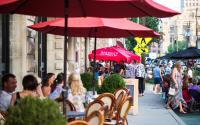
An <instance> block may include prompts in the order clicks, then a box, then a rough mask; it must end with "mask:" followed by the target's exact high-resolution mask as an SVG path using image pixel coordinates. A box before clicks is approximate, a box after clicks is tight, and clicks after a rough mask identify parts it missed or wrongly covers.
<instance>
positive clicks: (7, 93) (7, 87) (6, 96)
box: [0, 73, 17, 112]
mask: <svg viewBox="0 0 200 125" xmlns="http://www.w3.org/2000/svg"><path fill="white" fill-rule="evenodd" d="M16 87H17V80H16V77H15V75H13V74H10V73H9V74H6V75H4V76H3V77H2V91H0V111H1V112H7V109H8V107H9V106H10V103H11V98H12V93H13V92H14V91H15V89H16Z"/></svg>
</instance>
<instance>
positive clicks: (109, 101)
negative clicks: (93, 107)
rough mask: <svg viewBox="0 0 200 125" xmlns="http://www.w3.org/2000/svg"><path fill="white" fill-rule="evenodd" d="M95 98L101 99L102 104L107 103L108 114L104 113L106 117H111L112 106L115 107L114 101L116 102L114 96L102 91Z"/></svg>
mask: <svg viewBox="0 0 200 125" xmlns="http://www.w3.org/2000/svg"><path fill="white" fill-rule="evenodd" d="M96 100H101V101H102V102H103V103H104V105H108V110H109V112H108V114H105V115H106V118H112V116H113V112H114V107H115V102H116V99H115V96H114V95H113V94H111V93H103V94H101V95H99V96H98V97H97V98H96Z"/></svg>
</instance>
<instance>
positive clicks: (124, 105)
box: [104, 97, 132, 125]
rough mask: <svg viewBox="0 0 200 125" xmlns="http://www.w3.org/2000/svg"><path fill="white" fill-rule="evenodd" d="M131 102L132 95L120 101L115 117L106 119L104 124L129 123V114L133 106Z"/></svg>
mask: <svg viewBox="0 0 200 125" xmlns="http://www.w3.org/2000/svg"><path fill="white" fill-rule="evenodd" d="M131 104H132V97H127V98H126V100H124V101H123V102H121V103H120V105H119V109H118V110H117V114H116V117H115V119H114V120H111V121H105V122H104V125H128V121H127V115H128V112H129V110H130V108H131Z"/></svg>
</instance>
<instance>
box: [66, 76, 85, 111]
mask: <svg viewBox="0 0 200 125" xmlns="http://www.w3.org/2000/svg"><path fill="white" fill-rule="evenodd" d="M68 84H69V95H68V99H69V101H70V102H72V103H73V104H74V106H75V108H76V111H80V112H83V111H84V110H85V109H84V105H83V103H85V96H86V89H85V88H84V87H83V84H82V81H81V77H80V74H77V73H71V74H70V76H69V78H68Z"/></svg>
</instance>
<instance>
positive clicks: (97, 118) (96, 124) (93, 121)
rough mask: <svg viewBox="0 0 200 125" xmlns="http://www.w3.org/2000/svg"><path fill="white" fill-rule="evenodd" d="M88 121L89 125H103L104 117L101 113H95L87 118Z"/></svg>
mask: <svg viewBox="0 0 200 125" xmlns="http://www.w3.org/2000/svg"><path fill="white" fill-rule="evenodd" d="M86 121H87V122H88V125H103V123H104V115H103V113H102V112H101V111H94V112H92V114H90V115H89V116H88V117H87V119H86Z"/></svg>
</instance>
